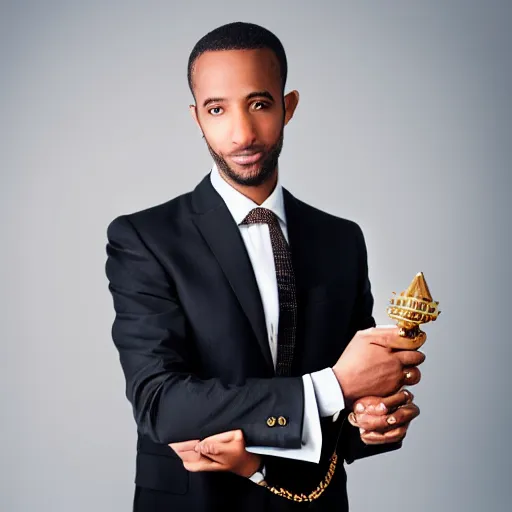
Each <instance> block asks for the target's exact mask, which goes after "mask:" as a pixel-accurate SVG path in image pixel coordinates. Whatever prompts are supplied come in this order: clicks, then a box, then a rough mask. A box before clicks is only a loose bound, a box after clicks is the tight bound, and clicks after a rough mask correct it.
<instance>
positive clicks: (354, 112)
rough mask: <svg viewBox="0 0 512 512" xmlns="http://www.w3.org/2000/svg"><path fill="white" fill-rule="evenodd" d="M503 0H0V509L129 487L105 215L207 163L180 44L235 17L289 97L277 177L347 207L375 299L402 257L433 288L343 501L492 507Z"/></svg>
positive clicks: (174, 186) (504, 422) (505, 353)
mask: <svg viewBox="0 0 512 512" xmlns="http://www.w3.org/2000/svg"><path fill="white" fill-rule="evenodd" d="M511 7H512V4H511V2H507V1H502V2H500V1H489V0H487V1H484V0H482V1H479V2H476V1H469V0H468V1H462V0H459V1H455V0H444V1H428V2H427V1H425V2H414V1H405V0H404V1H387V2H386V1H364V2H361V1H358V2H356V1H353V2H341V1H332V2H328V1H320V0H317V1H315V2H309V1H287V2H284V1H280V2H277V1H276V2H271V1H260V2H257V3H254V2H250V3H249V2H241V1H238V2H236V1H233V2H206V1H190V2H172V1H167V2H165V1H161V2H156V1H144V2H143V1H140V2H131V1H109V2H100V1H89V2H78V1H76V2H73V1H67V2H65V1H50V0H47V1H45V2H38V1H33V2H29V1H14V0H13V1H11V2H6V1H3V2H1V8H0V59H1V61H0V73H1V74H0V172H1V182H0V187H1V188H0V201H1V202H0V214H1V217H2V222H1V226H0V230H1V231H0V241H1V242H0V243H1V250H0V258H1V265H0V272H1V274H0V277H1V281H0V282H1V297H2V298H1V309H0V311H1V314H0V315H1V322H0V326H1V327H0V329H1V359H0V361H1V362H0V364H1V372H0V375H1V382H0V389H1V393H0V396H1V409H0V410H1V422H0V425H1V426H0V433H1V440H2V448H1V455H0V460H1V463H0V468H1V469H0V471H1V473H0V491H1V492H0V510H2V511H5V512H18V511H23V512H28V511H33V510H38V511H41V512H61V511H62V512H67V511H70V510H73V511H74V512H81V511H84V512H85V511H91V510H94V511H98V512H124V511H128V510H130V509H131V501H132V492H133V484H132V481H133V474H134V459H135V424H134V422H133V419H132V416H131V410H130V406H129V404H128V402H127V401H126V399H125V398H124V381H123V377H122V373H121V368H120V365H119V362H118V357H117V353H116V351H115V349H114V346H113V343H112V342H111V338H110V328H111V322H112V319H113V308H112V303H111V297H110V295H109V293H108V291H107V282H106V278H105V276H104V262H105V242H106V227H107V225H108V223H109V222H110V221H111V220H112V219H113V218H114V217H115V216H117V215H119V214H121V213H128V212H132V211H135V210H138V209H142V208H145V207H148V206H151V205H154V204H157V203H160V202H164V201H166V200H168V199H169V198H171V197H174V196H176V195H178V194H180V193H183V192H186V191H188V190H190V189H192V188H193V187H194V186H195V185H196V183H198V181H199V180H200V179H201V178H202V177H203V175H204V174H206V173H207V172H208V170H209V165H210V160H209V156H208V153H207V151H206V148H205V147H204V143H203V141H202V140H201V138H200V136H199V132H198V130H197V128H196V127H195V125H194V124H193V123H192V121H191V119H190V118H189V113H188V110H187V106H188V104H189V103H190V99H191V98H190V95H189V91H188V89H187V83H186V63H187V58H188V55H189V52H190V50H191V49H192V47H193V45H194V44H195V42H196V41H197V40H198V39H199V38H200V37H201V36H203V35H204V34H205V33H206V32H207V31H209V30H210V29H212V28H214V27H216V26H218V25H221V24H223V23H226V22H229V21H236V20H244V21H252V22H256V23H260V24H263V25H264V26H266V27H268V28H269V29H271V30H273V31H275V32H276V34H277V35H278V36H279V37H280V38H281V40H282V42H283V44H284V46H285V48H286V50H287V54H288V59H289V68H290V69H289V80H288V90H290V89H292V88H297V89H298V90H299V91H300V93H301V103H300V105H299V108H298V110H297V113H296V116H295V118H294V119H293V121H292V122H291V123H290V125H289V126H288V128H287V129H286V132H285V146H284V152H283V156H282V160H281V172H282V180H283V183H284V185H285V186H286V187H288V188H289V189H290V190H291V191H292V192H293V193H295V194H296V195H297V196H298V197H300V198H301V199H303V200H305V201H307V202H309V203H312V204H313V205H316V206H318V207H320V208H322V209H325V210H328V211H330V212H332V213H334V214H337V215H340V216H344V217H348V218H351V219H354V220H356V221H358V222H359V223H360V224H361V226H362V227H363V229H364V232H365V234H366V239H367V244H368V249H369V263H370V273H371V276H370V277H371V279H372V283H373V290H374V295H375V315H376V318H377V320H378V322H379V323H387V320H386V315H385V307H386V304H387V299H388V298H389V296H390V294H391V292H392V291H397V292H398V291H401V290H402V289H404V288H405V287H406V286H407V285H408V283H409V282H410V280H411V279H412V277H413V276H414V274H415V273H416V272H417V271H419V270H422V271H424V272H425V275H426V278H427V281H428V283H429V285H430V288H431V290H432V293H433V295H434V298H435V299H437V300H439V301H440V302H441V309H442V310H443V314H442V315H441V317H440V319H439V321H438V322H437V323H436V324H432V325H430V326H428V327H427V329H426V330H428V334H429V341H428V343H427V345H426V346H425V352H426V354H427V361H426V363H425V365H424V366H423V374H424V378H423V380H422V382H421V383H420V385H418V386H417V387H416V388H415V389H414V392H415V394H416V401H417V403H418V405H419V406H420V408H421V410H422V414H421V416H420V418H419V419H418V420H416V421H415V422H414V424H413V425H412V426H411V429H410V432H409V434H408V436H407V438H406V440H405V444H404V448H403V449H402V450H401V451H399V452H397V453H393V454H388V455H385V456H381V457H375V458H373V459H370V460H366V461H360V462H357V463H355V464H353V465H351V466H349V467H348V475H349V495H350V500H351V504H352V510H353V511H354V512H365V511H369V510H373V509H377V508H378V510H379V511H380V512H387V511H395V510H414V511H418V512H427V511H428V512H431V511H433V510H435V511H441V512H444V511H450V512H451V511H465V512H473V511H474V512H476V511H478V512H481V511H482V510H486V511H488V512H498V511H503V510H507V509H508V506H509V505H510V500H511V498H512V491H511V480H512V478H511V474H512V463H511V457H512V453H511V452H512V450H511V434H510V429H511V420H512V414H511V406H510V400H511V399H510V377H509V368H510V364H511V355H512V350H511V339H510V338H511V336H510V330H509V325H510V319H511V315H510V313H509V312H510V305H511V304H510V301H511V293H510V289H511V279H510V243H511V241H510V222H511V220H512V215H511V213H512V212H511V208H510V204H509V196H510V192H511V178H510V162H511V157H512V154H511V143H512V138H511V128H512V123H511V106H510V102H511V98H510V92H511V90H512V71H511V58H510V52H511V49H512V35H511V30H510V26H511V22H512V8H511Z"/></svg>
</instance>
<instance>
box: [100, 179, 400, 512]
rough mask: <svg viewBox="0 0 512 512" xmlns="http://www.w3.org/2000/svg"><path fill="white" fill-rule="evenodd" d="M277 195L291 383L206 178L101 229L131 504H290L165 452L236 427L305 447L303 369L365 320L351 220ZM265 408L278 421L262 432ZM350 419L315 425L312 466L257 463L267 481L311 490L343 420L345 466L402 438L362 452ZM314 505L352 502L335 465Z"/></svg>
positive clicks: (366, 295)
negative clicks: (287, 262) (277, 361)
mask: <svg viewBox="0 0 512 512" xmlns="http://www.w3.org/2000/svg"><path fill="white" fill-rule="evenodd" d="M283 193H284V203H285V210H286V216H287V227H288V235H289V241H290V247H291V251H292V258H293V265H294V270H295V276H296V283H297V303H298V326H297V336H296V349H295V356H294V361H293V371H292V376H290V377H276V376H275V374H274V369H273V365H272V359H271V354H270V349H269V345H268V336H267V332H266V327H265V319H264V313H263V307H262V302H261V298H260V294H259V291H258V287H257V283H256V280H255V277H254V273H253V269H252V266H251V263H250V260H249V257H248V254H247V251H246V249H245V246H244V243H243V240H242V237H241V235H240V232H239V228H238V226H237V225H236V223H235V221H234V220H233V218H232V216H231V214H230V212H229V210H228V209H227V207H226V205H225V203H224V201H223V200H222V198H221V197H220V196H219V195H218V193H217V192H216V191H215V189H214V188H213V186H212V185H211V182H210V176H209V175H208V176H206V177H205V178H204V180H203V181H202V182H201V183H200V184H199V185H198V186H197V187H196V189H195V190H194V191H193V192H191V193H188V194H185V195H182V196H180V197H177V198H175V199H173V200H171V201H169V202H167V203H165V204H162V205H159V206H156V207H153V208H150V209H147V210H144V211H141V212H138V213H134V214H131V215H126V216H121V217H118V218H117V219H115V220H114V221H113V222H112V223H111V224H110V226H109V228H108V245H107V254H108V259H107V265H106V272H107V276H108V279H109V281H110V285H109V288H110V291H111V293H112V296H113V299H114V307H115V311H116V318H115V321H114V325H113V330H112V334H113V339H114V342H115V344H116V347H117V349H118V350H119V354H120V360H121V365H122V368H123V371H124V374H125V377H126V394H127V397H128V399H129V401H130V402H131V404H132V406H133V412H134V416H135V420H136V423H137V427H138V446H137V449H138V454H137V468H136V477H135V481H136V484H137V491H136V497H135V510H144V512H151V511H153V510H154V511H157V510H160V509H162V510H164V509H165V510H192V511H195V510H198V511H200V510H204V511H208V512H210V511H214V510H272V509H273V510H288V509H290V510H292V509H293V510H295V508H293V507H297V506H298V505H297V504H294V503H290V502H287V500H285V499H283V498H279V497H275V496H273V495H271V494H270V493H269V491H267V490H265V489H263V488H261V487H259V486H257V485H255V484H253V483H252V482H250V481H248V480H247V479H243V478H241V477H238V476H236V475H233V474H230V473H189V472H187V471H186V470H185V469H184V468H183V465H182V463H181V461H180V459H178V458H177V456H176V455H175V454H174V452H173V451H172V450H171V449H170V448H169V447H168V446H167V445H168V443H172V442H178V441H184V440H188V439H201V438H204V437H207V436H210V435H212V434H217V433H219V432H224V431H227V430H234V429H242V431H243V433H244V435H245V439H246V442H247V445H260V446H273V447H283V448H298V447H300V445H301V437H302V423H303V421H302V420H303V414H304V398H303V385H302V375H303V374H305V373H310V372H314V371H317V370H322V369H324V368H326V367H330V366H333V365H334V363H335V362H336V361H337V359H338V358H339V356H340V354H341V353H342V352H343V350H344V348H345V347H346V345H347V343H348V342H349V341H350V340H351V338H352V337H353V335H354V334H355V332H356V331H358V330H361V329H365V328H368V327H370V326H373V325H374V320H373V317H372V306H373V299H372V295H371V292H370V284H369V281H368V271H367V258H366V248H365V244H364V239H363V235H362V232H361V230H360V228H359V227H358V226H357V224H355V223H353V222H351V221H347V220H344V219H340V218H337V217H334V216H332V215H329V214H327V213H324V212H322V211H320V210H318V209H316V208H313V207H312V206H309V205H307V204H305V203H303V202H301V201H299V200H298V199H296V198H295V197H294V196H292V195H291V194H290V193H289V192H288V191H286V190H284V191H283ZM272 416H273V417H276V418H277V417H279V416H284V417H285V418H286V419H287V424H286V426H283V427H281V426H279V425H276V426H275V427H269V426H268V425H267V418H269V417H272ZM345 418H346V412H345V413H344V414H341V415H340V419H339V420H338V421H337V422H336V423H333V422H332V421H331V419H330V418H329V419H323V420H322V431H323V447H322V448H323V449H322V460H321V462H320V464H312V463H308V462H301V461H292V460H287V459H283V458H276V457H265V465H266V467H267V473H268V475H267V479H268V480H269V482H270V483H272V484H276V485H283V486H286V487H287V488H290V489H291V490H295V491H298V492H305V493H309V492H311V491H312V490H313V489H314V488H315V487H316V486H317V485H318V483H319V482H320V480H321V479H322V478H323V476H324V475H325V473H326V470H327V462H328V458H329V456H330V455H331V454H332V451H333V449H334V445H335V440H336V438H337V437H338V433H339V431H340V428H342V432H341V435H340V442H339V444H338V448H337V451H338V455H339V457H340V459H341V460H342V459H345V460H346V461H347V462H352V461H353V460H355V459H356V458H361V457H365V456H367V455H372V454H373V453H376V452H382V451H389V450H390V449H395V448H397V447H399V446H400V445H399V444H398V445H391V446H386V447H384V448H378V449H375V448H370V447H367V446H365V445H364V444H363V443H362V442H361V440H360V437H359V432H358V431H357V430H356V429H354V428H353V427H351V426H350V425H349V424H348V422H344V419H345ZM342 424H343V427H342ZM148 500H149V501H148ZM321 500H323V503H325V504H326V505H325V506H326V507H327V503H328V502H329V500H331V501H330V502H332V503H334V502H336V503H337V506H338V507H341V508H338V509H339V510H344V509H347V505H346V486H345V472H344V468H343V465H342V464H341V463H340V464H339V465H338V468H337V471H336V477H335V479H334V480H333V482H332V483H331V485H330V486H329V489H328V492H326V493H325V494H324V496H323V497H322V498H320V500H318V503H320V501H321ZM159 507H161V508H159ZM173 507H174V508H173ZM289 507H292V508H289ZM326 510H329V508H326Z"/></svg>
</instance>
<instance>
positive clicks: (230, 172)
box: [203, 127, 284, 187]
mask: <svg viewBox="0 0 512 512" xmlns="http://www.w3.org/2000/svg"><path fill="white" fill-rule="evenodd" d="M203 138H204V140H205V142H206V145H207V146H208V150H209V151H210V154H211V155H212V158H213V160H214V162H215V164H216V165H217V168H218V169H219V171H220V172H222V173H224V174H225V175H226V176H227V177H228V178H229V179H230V180H231V181H232V182H233V183H236V184H238V185H242V186H245V187H258V186H259V185H263V183H266V182H267V181H268V180H269V179H270V178H271V177H272V176H273V175H274V171H275V170H276V169H277V162H278V160H279V155H280V154H281V150H282V149H283V140H284V127H283V128H281V133H280V135H279V138H278V139H277V142H276V143H275V144H274V145H272V146H270V148H268V150H266V151H265V149H264V150H263V151H265V154H264V156H263V158H262V160H261V162H260V164H259V167H258V168H257V169H256V170H254V171H252V172H247V173H245V174H241V173H239V172H237V171H235V170H234V169H233V168H232V167H230V166H229V164H228V163H227V162H226V160H225V159H224V157H223V156H222V155H220V154H219V153H216V152H215V151H214V149H213V148H212V147H211V146H210V144H209V143H208V140H207V139H206V137H205V136H204V135H203ZM254 149H256V150H257V151H261V149H260V148H259V147H258V148H255V147H254V146H248V147H246V148H243V149H241V150H239V151H240V152H242V151H251V150H254Z"/></svg>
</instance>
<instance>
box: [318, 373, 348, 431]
mask: <svg viewBox="0 0 512 512" xmlns="http://www.w3.org/2000/svg"><path fill="white" fill-rule="evenodd" d="M311 381H312V382H313V387H314V388H315V397H316V403H317V405H318V412H319V413H320V416H321V417H322V418H324V417H326V416H334V418H333V421H336V420H337V419H338V416H339V413H340V411H341V410H342V409H344V408H345V400H344V398H343V393H342V392H341V387H340V385H339V383H338V379H337V378H336V376H335V375H334V372H333V370H332V368H325V370H320V371H319V372H313V373H312V374H311Z"/></svg>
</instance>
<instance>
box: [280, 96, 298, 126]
mask: <svg viewBox="0 0 512 512" xmlns="http://www.w3.org/2000/svg"><path fill="white" fill-rule="evenodd" d="M298 104H299V91H291V92H289V93H288V94H287V95H286V96H285V97H284V124H285V126H286V125H287V124H288V122H289V121H290V119H291V118H292V117H293V113H294V112H295V109H296V108H297V105H298Z"/></svg>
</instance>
